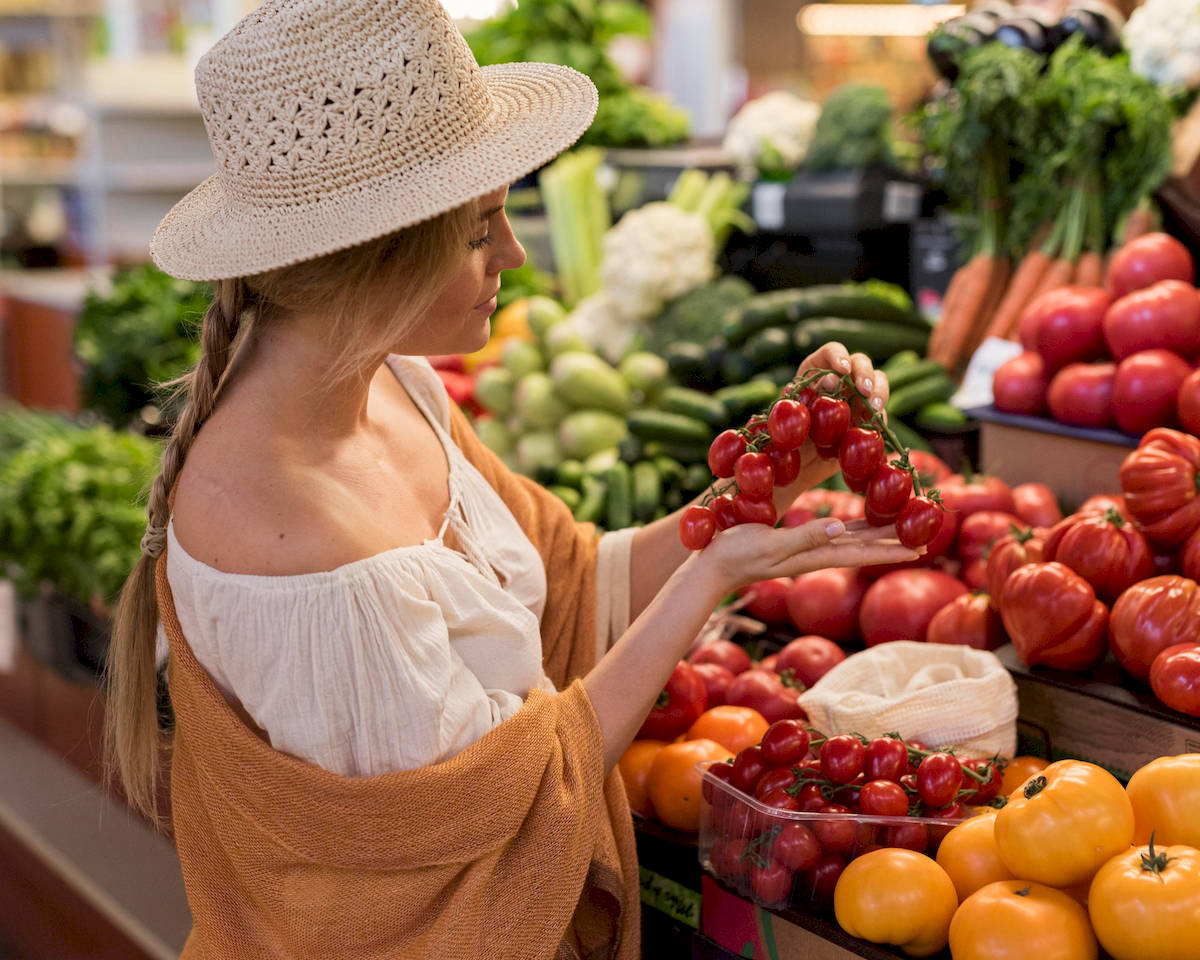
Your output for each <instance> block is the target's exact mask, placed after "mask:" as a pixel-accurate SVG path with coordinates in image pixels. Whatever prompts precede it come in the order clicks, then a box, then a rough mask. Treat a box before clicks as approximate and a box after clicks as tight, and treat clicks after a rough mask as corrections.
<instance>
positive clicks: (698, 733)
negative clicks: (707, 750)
mask: <svg viewBox="0 0 1200 960" xmlns="http://www.w3.org/2000/svg"><path fill="white" fill-rule="evenodd" d="M769 726H770V724H769V723H767V721H766V720H765V719H764V718H763V715H762V714H761V713H759V712H758V711H757V710H755V709H753V708H751V707H735V706H731V705H729V704H722V705H721V706H719V707H713V708H712V709H710V710H705V711H704V712H703V713H702V714H700V716H699V718H697V720H696V722H695V723H693V724H692V726H691V728H690V729H689V730H688V732H687V736H686V738H685V739H688V740H715V741H716V742H717V743H719V744H720V745H721V746H723V747H724V748H725V749H726V750H732V751H733V752H734V753H739V752H740V751H741V750H743V749H744V748H745V747H752V746H754V745H755V744H756V743H758V741H759V740H761V739H762V735H763V734H764V733H766V732H767V727H769Z"/></svg>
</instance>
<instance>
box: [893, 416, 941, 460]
mask: <svg viewBox="0 0 1200 960" xmlns="http://www.w3.org/2000/svg"><path fill="white" fill-rule="evenodd" d="M888 426H889V427H891V428H892V432H893V433H894V434H895V435H896V437H897V439H898V440H899V441H900V442H901V443H902V444H904V445H905V446H906V447H908V449H909V450H924V451H925V452H926V453H930V452H932V451H931V450H930V447H929V444H928V443H926V442H925V438H924V437H923V436H921V435H920V434H919V433H917V431H916V430H914V429H913V428H912V427H910V426H909V425H908V424H907V423H905V422H904V421H903V420H891V419H889V420H888Z"/></svg>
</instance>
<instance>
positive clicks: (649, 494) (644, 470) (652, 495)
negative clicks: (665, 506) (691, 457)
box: [632, 460, 662, 522]
mask: <svg viewBox="0 0 1200 960" xmlns="http://www.w3.org/2000/svg"><path fill="white" fill-rule="evenodd" d="M632 473H633V519H635V520H641V521H643V522H645V521H646V520H650V519H653V517H654V512H655V511H656V510H657V509H658V507H659V504H660V503H661V502H662V477H660V476H659V475H658V468H657V467H655V466H654V464H653V463H652V462H651V461H649V460H639V461H638V462H637V463H635V464H634V465H633V469H632Z"/></svg>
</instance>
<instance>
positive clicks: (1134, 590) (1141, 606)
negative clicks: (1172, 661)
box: [1109, 576, 1200, 680]
mask: <svg viewBox="0 0 1200 960" xmlns="http://www.w3.org/2000/svg"><path fill="white" fill-rule="evenodd" d="M1197 638H1200V586H1197V585H1196V581H1194V580H1188V579H1187V578H1186V577H1174V576H1166V577H1151V578H1150V579H1148V580H1143V581H1142V582H1141V583H1138V584H1135V585H1134V586H1131V587H1130V588H1129V589H1128V590H1126V591H1125V592H1124V593H1122V594H1121V598H1120V599H1119V600H1118V601H1117V602H1116V604H1115V606H1113V609H1112V617H1111V618H1110V621H1109V639H1110V642H1111V644H1112V650H1113V653H1114V654H1116V657H1117V661H1118V662H1119V663H1120V664H1121V666H1122V667H1124V668H1125V669H1126V670H1127V671H1128V672H1129V673H1130V675H1131V676H1134V677H1136V678H1137V679H1138V680H1148V679H1149V677H1150V667H1151V665H1152V664H1153V663H1154V658H1155V657H1157V656H1158V655H1159V654H1160V653H1161V652H1162V651H1163V650H1166V649H1167V647H1173V646H1176V645H1177V644H1181V643H1196V642H1197Z"/></svg>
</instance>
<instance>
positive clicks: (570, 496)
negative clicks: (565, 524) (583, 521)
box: [549, 483, 583, 513]
mask: <svg viewBox="0 0 1200 960" xmlns="http://www.w3.org/2000/svg"><path fill="white" fill-rule="evenodd" d="M549 489H550V492H551V493H552V494H554V495H555V496H556V497H558V499H559V500H561V501H562V502H563V503H565V504H566V505H567V509H569V510H570V511H571V512H572V513H574V512H575V510H576V509H578V507H579V503H580V501H581V500H582V499H583V496H582V495H581V494H580V492H579V491H578V490H576V489H575V488H574V487H564V486H562V485H561V484H557V483H555V484H551V485H550V488H549Z"/></svg>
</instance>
